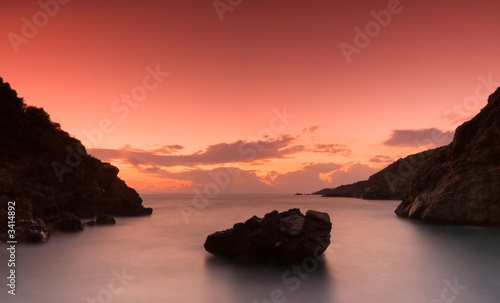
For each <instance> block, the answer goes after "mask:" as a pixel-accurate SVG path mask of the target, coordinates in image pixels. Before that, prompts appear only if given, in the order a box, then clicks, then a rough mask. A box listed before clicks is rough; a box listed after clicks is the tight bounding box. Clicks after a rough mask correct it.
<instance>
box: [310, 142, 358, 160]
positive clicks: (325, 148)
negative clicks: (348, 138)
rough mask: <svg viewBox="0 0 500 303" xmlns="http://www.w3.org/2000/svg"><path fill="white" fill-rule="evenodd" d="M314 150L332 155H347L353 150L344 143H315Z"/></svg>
mask: <svg viewBox="0 0 500 303" xmlns="http://www.w3.org/2000/svg"><path fill="white" fill-rule="evenodd" d="M312 151H313V152H315V153H325V154H330V155H335V154H342V156H346V157H348V156H349V155H350V154H351V150H350V149H349V148H347V146H345V145H343V144H315V145H314V148H313V149H312Z"/></svg>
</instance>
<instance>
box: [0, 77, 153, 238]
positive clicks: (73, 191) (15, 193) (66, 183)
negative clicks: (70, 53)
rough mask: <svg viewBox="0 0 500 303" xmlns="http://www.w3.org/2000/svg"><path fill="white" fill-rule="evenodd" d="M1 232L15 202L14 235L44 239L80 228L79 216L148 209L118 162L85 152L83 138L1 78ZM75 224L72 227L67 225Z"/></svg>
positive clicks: (125, 213)
mask: <svg viewBox="0 0 500 303" xmlns="http://www.w3.org/2000/svg"><path fill="white" fill-rule="evenodd" d="M0 140H1V144H0V235H1V238H3V239H4V240H5V238H6V233H7V231H6V226H7V217H8V216H7V209H8V207H7V204H8V202H9V201H15V202H16V236H17V239H18V240H20V241H45V240H46V239H47V237H48V235H49V234H50V230H51V229H53V228H59V229H62V230H79V229H82V224H81V222H80V221H79V219H78V218H93V217H95V216H97V215H100V214H108V215H115V216H138V215H150V214H151V213H152V209H151V208H145V207H143V206H142V199H141V197H140V196H139V195H138V193H137V192H136V191H135V190H134V189H132V188H130V187H128V186H127V185H126V184H125V182H124V181H123V180H121V179H120V178H118V176H117V174H118V168H116V167H115V166H113V165H111V164H109V163H103V162H101V161H100V160H99V159H96V158H94V157H92V156H90V155H89V154H87V152H86V150H85V147H84V146H83V145H82V143H81V142H80V141H79V140H78V139H76V138H74V137H72V136H70V135H69V134H68V133H67V132H65V131H64V130H62V129H61V126H60V125H59V124H58V123H55V122H52V121H51V120H50V116H49V115H48V114H47V113H46V112H45V111H44V110H43V108H37V107H34V106H28V105H26V104H25V103H24V101H23V99H22V98H19V97H18V95H17V93H16V91H15V90H13V89H12V88H11V87H10V85H9V84H8V83H6V82H4V81H3V79H2V78H0ZM72 226H75V227H72Z"/></svg>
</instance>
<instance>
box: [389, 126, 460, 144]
mask: <svg viewBox="0 0 500 303" xmlns="http://www.w3.org/2000/svg"><path fill="white" fill-rule="evenodd" d="M453 134H454V132H453V131H442V130H439V129H437V128H425V129H416V130H412V129H406V130H399V129H396V130H393V131H392V134H391V136H390V138H389V139H388V140H387V141H385V142H384V144H385V145H388V146H408V147H418V146H421V147H438V146H442V145H446V144H448V143H450V142H451V141H452V140H453Z"/></svg>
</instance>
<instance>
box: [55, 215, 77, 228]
mask: <svg viewBox="0 0 500 303" xmlns="http://www.w3.org/2000/svg"><path fill="white" fill-rule="evenodd" d="M55 227H56V228H57V229H59V230H61V231H67V232H74V231H82V230H83V224H82V221H80V219H78V217H77V216H75V215H74V214H71V213H65V214H63V215H62V216H61V217H60V218H59V220H57V222H56V225H55Z"/></svg>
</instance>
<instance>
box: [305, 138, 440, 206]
mask: <svg viewBox="0 0 500 303" xmlns="http://www.w3.org/2000/svg"><path fill="white" fill-rule="evenodd" d="M440 149H442V147H441V148H437V149H430V150H427V151H424V152H420V153H417V154H413V155H410V156H407V157H405V158H401V159H399V160H397V161H396V162H394V163H392V164H390V165H389V166H387V167H386V168H384V169H383V170H381V171H379V172H378V173H375V174H373V175H372V176H370V178H368V180H364V181H359V182H356V183H353V184H348V185H341V186H339V187H336V188H325V189H322V190H320V191H317V192H314V193H313V195H323V196H324V197H352V198H359V199H367V200H402V199H403V197H404V193H405V191H406V189H407V187H408V182H409V179H410V176H411V175H412V174H413V172H414V171H415V170H416V168H417V167H419V166H420V165H421V164H422V163H423V162H424V161H425V159H426V158H428V157H430V156H431V155H432V154H434V153H435V152H437V151H439V150H440Z"/></svg>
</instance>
